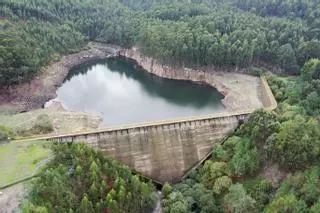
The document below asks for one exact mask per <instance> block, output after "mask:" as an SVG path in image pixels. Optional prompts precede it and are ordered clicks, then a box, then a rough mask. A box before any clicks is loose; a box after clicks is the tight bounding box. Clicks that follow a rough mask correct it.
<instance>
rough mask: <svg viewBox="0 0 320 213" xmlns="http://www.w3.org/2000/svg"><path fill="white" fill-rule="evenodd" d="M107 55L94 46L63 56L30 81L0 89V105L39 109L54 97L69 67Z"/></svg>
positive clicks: (19, 108)
mask: <svg viewBox="0 0 320 213" xmlns="http://www.w3.org/2000/svg"><path fill="white" fill-rule="evenodd" d="M108 56H109V54H108V53H105V52H104V51H101V50H98V49H96V48H90V49H88V50H84V51H81V52H79V53H76V54H71V55H66V56H63V57H62V58H61V60H60V61H58V62H56V63H53V64H51V65H49V66H47V67H46V68H44V70H43V72H42V73H41V74H40V75H38V76H36V77H35V78H34V79H33V80H31V81H30V82H28V83H23V84H20V85H14V86H11V87H9V88H8V89H1V90H0V106H1V105H7V106H10V107H13V108H16V109H17V110H18V111H29V110H33V109H39V108H41V107H43V105H44V104H45V103H46V102H47V101H49V100H51V99H54V98H55V97H56V90H57V88H58V87H59V86H61V84H62V83H63V80H64V79H65V78H66V76H67V75H68V72H69V70H70V69H72V68H74V67H75V66H78V65H80V64H84V63H88V62H90V61H93V60H97V59H104V58H107V57H108ZM79 95H80V94H79Z"/></svg>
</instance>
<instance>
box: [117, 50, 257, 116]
mask: <svg viewBox="0 0 320 213" xmlns="http://www.w3.org/2000/svg"><path fill="white" fill-rule="evenodd" d="M120 56H122V57H125V58H129V59H133V60H135V61H136V62H137V63H138V65H139V66H141V67H142V68H143V69H145V70H146V71H147V72H149V73H152V74H154V75H157V76H159V77H163V78H168V79H176V80H190V81H193V82H199V83H203V84H207V85H210V86H212V87H215V88H216V89H217V90H218V91H219V92H220V93H222V94H223V95H224V96H225V97H224V99H223V101H222V102H223V104H224V105H225V107H226V108H227V110H250V109H257V108H261V107H263V105H262V102H261V100H260V92H259V87H260V84H261V82H260V79H259V78H257V77H254V76H248V75H244V74H240V73H228V72H221V71H214V70H212V68H211V70H210V68H200V69H190V68H186V67H171V66H167V65H163V64H162V63H160V62H159V61H157V60H156V59H153V58H151V57H146V56H144V55H142V53H141V52H140V51H139V49H138V48H136V47H133V48H131V49H122V50H121V51H120Z"/></svg>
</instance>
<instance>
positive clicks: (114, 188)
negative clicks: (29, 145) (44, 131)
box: [23, 144, 157, 213]
mask: <svg viewBox="0 0 320 213" xmlns="http://www.w3.org/2000/svg"><path fill="white" fill-rule="evenodd" d="M53 152H54V154H55V157H54V159H53V160H52V161H51V162H50V163H49V164H48V165H47V166H46V167H45V168H43V172H42V173H41V176H40V177H39V178H37V179H36V180H35V181H34V182H33V184H32V189H31V192H30V195H29V202H28V203H25V205H24V208H23V211H24V212H30V213H31V212H81V213H84V212H86V213H91V212H113V213H117V212H141V213H144V212H150V211H151V210H152V209H153V208H154V207H155V204H156V201H157V195H156V192H155V188H154V186H153V185H152V183H144V182H142V181H141V180H140V179H139V178H138V177H137V176H136V175H133V174H132V173H131V171H130V170H129V169H128V168H127V167H125V166H121V165H119V164H118V163H117V162H115V161H113V160H111V159H108V158H104V157H103V156H102V153H100V152H96V151H94V150H93V149H91V148H89V147H87V146H86V145H84V144H63V145H61V144H56V145H54V146H53Z"/></svg>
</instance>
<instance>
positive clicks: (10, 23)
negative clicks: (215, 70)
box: [0, 0, 320, 86]
mask: <svg viewBox="0 0 320 213" xmlns="http://www.w3.org/2000/svg"><path fill="white" fill-rule="evenodd" d="M319 14H320V6H319V3H317V1H309V0H301V1H291V0H283V1H282V0H281V1H271V0H267V1H263V3H260V1H257V0H227V1H223V2H221V1H218V0H175V1H168V0H153V1H152V0H151V1H143V0H137V1H133V0H119V1H118V0H69V1H63V0H54V1H46V0H3V1H1V2H0V28H1V32H0V53H1V54H0V67H1V70H0V75H1V78H0V79H1V80H0V85H1V86H9V85H11V84H17V83H21V82H23V81H27V80H28V79H30V78H31V77H33V76H34V75H35V74H36V73H38V72H40V71H41V67H43V66H44V65H46V64H48V63H49V62H50V61H54V60H56V59H58V58H59V55H61V54H66V53H70V52H73V51H77V50H79V49H81V48H83V47H84V46H85V44H86V43H87V42H88V41H90V40H97V41H100V42H106V43H112V44H118V45H120V46H124V47H131V46H134V45H136V46H139V47H140V48H141V50H142V51H143V52H144V53H145V54H147V55H149V56H153V57H155V58H157V59H159V60H161V61H163V62H164V63H167V64H173V65H181V66H188V67H200V66H215V67H225V68H228V67H244V68H247V67H251V66H262V65H265V64H267V65H269V66H272V67H274V68H275V69H279V70H280V71H281V72H284V73H287V74H294V75H297V74H299V72H300V69H301V68H302V66H303V65H304V64H305V63H306V62H307V61H308V60H309V59H312V58H319V56H320V41H319V40H320V21H319V20H320V15H319Z"/></svg>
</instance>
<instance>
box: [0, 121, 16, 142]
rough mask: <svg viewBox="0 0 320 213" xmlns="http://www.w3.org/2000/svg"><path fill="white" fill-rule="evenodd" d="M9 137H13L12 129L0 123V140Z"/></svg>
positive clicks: (5, 139)
mask: <svg viewBox="0 0 320 213" xmlns="http://www.w3.org/2000/svg"><path fill="white" fill-rule="evenodd" d="M9 137H13V131H12V130H11V129H10V128H9V127H6V126H2V125H0V142H2V141H7V140H8V138H9Z"/></svg>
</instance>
